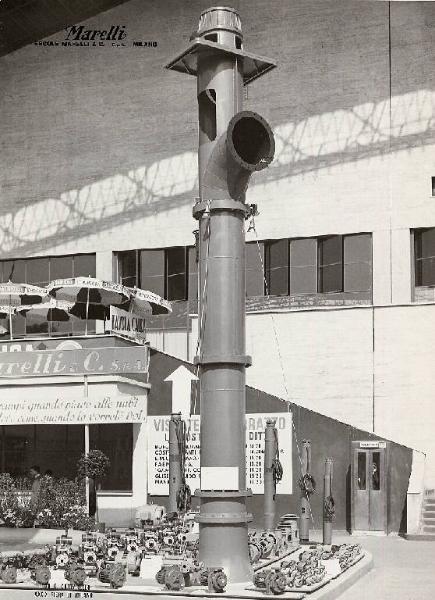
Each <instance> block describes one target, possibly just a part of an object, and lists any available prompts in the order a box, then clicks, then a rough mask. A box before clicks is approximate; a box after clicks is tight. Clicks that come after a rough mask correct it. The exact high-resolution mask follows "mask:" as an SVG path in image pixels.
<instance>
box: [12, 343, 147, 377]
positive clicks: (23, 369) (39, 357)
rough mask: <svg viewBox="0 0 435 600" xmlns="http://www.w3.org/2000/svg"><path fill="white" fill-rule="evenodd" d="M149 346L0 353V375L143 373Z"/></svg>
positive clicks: (145, 370)
mask: <svg viewBox="0 0 435 600" xmlns="http://www.w3.org/2000/svg"><path fill="white" fill-rule="evenodd" d="M147 371H148V347H147V346H125V347H113V348H75V349H71V350H33V351H29V352H4V353H3V352H2V353H0V378H3V377H7V378H11V377H14V378H21V377H44V376H45V377H47V376H53V375H88V374H92V373H98V374H99V375H103V374H118V375H123V374H127V373H146V372H147Z"/></svg>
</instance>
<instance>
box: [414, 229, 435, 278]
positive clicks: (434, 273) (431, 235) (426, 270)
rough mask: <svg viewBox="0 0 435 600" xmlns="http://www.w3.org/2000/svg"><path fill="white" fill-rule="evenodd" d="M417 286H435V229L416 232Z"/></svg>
mask: <svg viewBox="0 0 435 600" xmlns="http://www.w3.org/2000/svg"><path fill="white" fill-rule="evenodd" d="M414 257H415V285H416V286H433V285H435V227H432V228H431V229H417V230H416V231H414Z"/></svg>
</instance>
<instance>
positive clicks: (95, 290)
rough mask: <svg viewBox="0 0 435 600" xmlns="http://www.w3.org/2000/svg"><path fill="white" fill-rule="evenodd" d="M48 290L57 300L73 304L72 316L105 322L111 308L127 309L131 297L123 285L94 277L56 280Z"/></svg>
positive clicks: (50, 284)
mask: <svg viewBox="0 0 435 600" xmlns="http://www.w3.org/2000/svg"><path fill="white" fill-rule="evenodd" d="M47 290H48V293H49V294H50V295H51V296H53V297H54V298H56V300H66V301H67V302H71V303H72V304H73V306H72V308H71V310H70V312H71V314H73V315H74V316H76V317H79V318H80V319H86V320H88V319H99V320H104V319H105V318H106V317H107V315H108V313H109V307H110V306H116V307H118V308H121V307H125V306H127V304H126V303H127V302H128V301H129V300H130V297H131V294H130V292H129V290H128V289H127V288H126V287H124V286H123V285H120V284H118V283H113V282H111V281H103V280H101V279H95V278H94V277H72V278H69V279H56V280H54V281H52V282H51V283H49V285H48V286H47Z"/></svg>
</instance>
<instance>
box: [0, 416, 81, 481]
mask: <svg viewBox="0 0 435 600" xmlns="http://www.w3.org/2000/svg"><path fill="white" fill-rule="evenodd" d="M0 442H1V448H2V452H1V469H2V472H7V473H11V475H14V476H17V477H21V476H24V475H27V473H28V469H29V467H30V466H31V465H33V464H37V465H39V467H40V468H41V473H44V472H45V471H46V470H47V469H50V470H51V471H52V472H53V475H54V476H55V477H68V478H69V479H74V478H75V477H76V475H77V461H78V459H79V457H80V455H81V454H82V453H83V452H84V434H83V425H56V426H55V427H53V425H5V426H4V427H3V428H2V432H1V438H0Z"/></svg>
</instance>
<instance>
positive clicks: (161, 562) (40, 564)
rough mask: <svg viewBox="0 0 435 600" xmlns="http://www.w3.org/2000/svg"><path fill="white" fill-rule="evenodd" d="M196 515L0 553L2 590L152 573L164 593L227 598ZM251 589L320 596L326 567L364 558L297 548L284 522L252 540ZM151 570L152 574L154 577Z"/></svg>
mask: <svg viewBox="0 0 435 600" xmlns="http://www.w3.org/2000/svg"><path fill="white" fill-rule="evenodd" d="M194 516H195V515H194V513H187V514H186V515H184V516H179V515H177V514H176V513H173V514H165V515H164V516H163V517H162V519H161V520H160V522H158V523H154V524H144V525H143V526H142V527H140V528H139V527H136V528H131V529H109V530H108V531H107V532H106V533H104V534H102V533H96V532H87V533H83V534H82V539H81V543H79V544H74V543H73V538H72V536H69V535H67V533H66V534H64V535H60V536H58V537H57V538H56V539H55V543H53V544H52V545H50V544H48V545H46V546H44V547H42V548H37V549H31V550H24V551H14V550H10V551H4V552H1V553H0V579H1V582H2V583H3V585H11V586H14V587H15V585H17V586H21V585H23V584H27V585H29V584H31V585H32V584H33V585H35V586H45V587H49V586H50V585H53V583H55V582H59V581H60V579H59V577H62V578H63V581H64V582H65V583H67V584H69V585H70V587H72V588H76V589H80V588H83V587H84V586H86V587H87V588H88V589H89V588H91V589H92V588H94V587H95V586H97V587H99V588H100V589H101V587H108V588H111V589H119V588H121V587H123V586H126V585H127V586H128V585H131V584H133V585H136V586H137V585H142V584H143V585H144V586H145V585H147V583H148V585H149V576H150V573H153V575H154V582H155V584H156V583H157V584H158V585H159V586H161V589H162V590H170V591H180V590H182V589H184V588H185V587H190V586H199V587H206V588H207V589H208V590H209V591H211V592H215V593H216V592H224V591H225V589H226V586H227V576H226V573H225V572H224V569H223V568H222V566H219V565H216V566H214V567H206V566H204V564H202V563H201V562H200V561H199V560H198V550H199V536H198V532H197V530H196V527H197V525H196V523H195V521H194ZM249 554H250V559H251V563H252V567H253V573H254V575H253V589H257V590H259V591H262V592H264V593H266V594H274V595H279V594H282V593H284V592H285V591H289V590H292V589H297V590H299V591H308V592H309V591H310V590H314V589H317V588H318V587H319V585H321V584H322V581H324V580H325V577H327V576H328V568H327V566H328V562H327V561H331V560H332V561H334V564H335V565H336V567H337V566H338V568H339V570H340V571H343V570H345V569H346V568H348V567H349V566H351V565H352V564H354V563H355V562H357V560H359V558H361V557H362V551H361V547H360V546H359V545H357V544H353V545H351V544H343V545H341V546H337V545H332V546H328V547H327V546H323V545H305V546H300V544H299V539H298V529H297V518H296V517H295V516H294V515H284V516H283V517H282V518H281V519H280V522H279V524H278V527H277V528H276V529H275V530H269V531H258V530H255V531H254V530H253V531H250V532H249ZM153 566H154V572H153Z"/></svg>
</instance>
